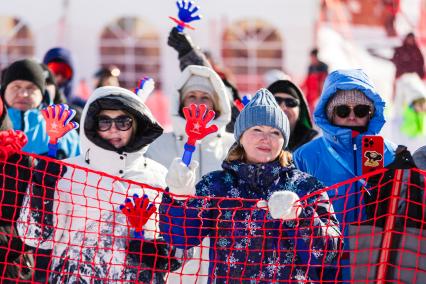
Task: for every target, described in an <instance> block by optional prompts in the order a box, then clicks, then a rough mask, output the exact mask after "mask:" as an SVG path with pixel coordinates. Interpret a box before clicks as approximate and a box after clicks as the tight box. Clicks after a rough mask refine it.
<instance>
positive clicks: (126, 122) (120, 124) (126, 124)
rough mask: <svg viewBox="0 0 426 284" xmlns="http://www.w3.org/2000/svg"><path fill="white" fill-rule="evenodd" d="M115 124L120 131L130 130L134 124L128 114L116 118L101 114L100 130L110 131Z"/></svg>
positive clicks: (99, 118) (99, 119) (99, 120)
mask: <svg viewBox="0 0 426 284" xmlns="http://www.w3.org/2000/svg"><path fill="white" fill-rule="evenodd" d="M113 123H114V124H115V128H117V129H118V130H120V131H126V130H129V129H130V128H131V127H132V125H133V119H132V118H131V117H130V116H127V115H120V116H118V117H116V118H111V117H109V116H99V117H98V125H97V126H98V130H99V131H108V130H110V129H111V127H112V124H113Z"/></svg>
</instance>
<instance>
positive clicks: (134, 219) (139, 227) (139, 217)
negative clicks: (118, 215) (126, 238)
mask: <svg viewBox="0 0 426 284" xmlns="http://www.w3.org/2000/svg"><path fill="white" fill-rule="evenodd" d="M120 210H121V212H123V214H124V215H126V217H127V222H128V223H129V224H130V226H132V227H133V228H134V229H135V233H134V236H135V237H136V238H141V239H142V238H143V226H144V225H145V224H146V222H148V220H149V217H151V215H152V214H154V212H155V211H156V210H157V208H156V207H155V206H154V205H153V204H152V203H149V199H148V196H147V195H146V194H144V196H143V197H139V195H137V194H134V195H133V202H132V200H131V199H130V198H126V200H125V202H124V205H123V204H122V205H120Z"/></svg>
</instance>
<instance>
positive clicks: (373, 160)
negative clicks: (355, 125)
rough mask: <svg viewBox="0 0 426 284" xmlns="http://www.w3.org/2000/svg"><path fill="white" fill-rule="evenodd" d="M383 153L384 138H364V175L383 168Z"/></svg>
mask: <svg viewBox="0 0 426 284" xmlns="http://www.w3.org/2000/svg"><path fill="white" fill-rule="evenodd" d="M383 152H384V142H383V137H382V136H377V135H366V136H364V137H363V138H362V174H366V173H368V172H371V171H374V170H377V169H380V168H383V163H384V154H383Z"/></svg>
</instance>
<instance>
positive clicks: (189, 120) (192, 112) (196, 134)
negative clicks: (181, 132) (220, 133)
mask: <svg viewBox="0 0 426 284" xmlns="http://www.w3.org/2000/svg"><path fill="white" fill-rule="evenodd" d="M183 115H184V116H185V119H186V127H185V131H186V134H187V135H188V142H187V144H189V145H192V146H195V142H196V141H197V140H201V139H203V138H204V137H206V136H207V135H209V134H210V133H213V132H216V131H217V129H218V128H217V126H216V125H214V124H213V125H211V126H209V127H206V125H207V124H208V123H209V122H210V121H211V120H212V119H214V116H215V112H214V111H213V110H208V111H207V106H206V105H204V104H202V105H199V106H198V109H197V106H196V105H195V104H191V105H190V106H189V107H184V108H183Z"/></svg>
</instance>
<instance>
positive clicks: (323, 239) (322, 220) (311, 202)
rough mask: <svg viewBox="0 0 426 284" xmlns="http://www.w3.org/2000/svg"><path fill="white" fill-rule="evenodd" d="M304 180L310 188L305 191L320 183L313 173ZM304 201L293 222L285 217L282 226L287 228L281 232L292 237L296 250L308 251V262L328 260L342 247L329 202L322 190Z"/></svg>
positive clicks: (317, 262)
mask: <svg viewBox="0 0 426 284" xmlns="http://www.w3.org/2000/svg"><path fill="white" fill-rule="evenodd" d="M306 182H307V184H311V187H312V188H313V190H310V191H309V193H313V192H315V191H316V190H319V189H321V188H323V187H324V186H322V184H321V183H320V182H319V181H318V180H317V179H316V178H314V177H308V178H306ZM300 197H301V198H302V199H303V197H302V196H300ZM306 202H307V203H308V205H307V206H304V207H303V209H301V210H302V212H301V214H300V215H299V218H298V220H297V223H296V221H294V220H290V221H286V222H285V226H287V227H288V229H287V230H284V232H286V231H287V232H288V234H289V235H290V237H295V242H296V248H298V252H302V253H303V252H306V251H308V250H309V251H311V252H312V253H311V255H310V256H308V257H306V260H309V261H310V263H312V264H318V265H324V264H332V263H334V262H335V261H336V260H337V256H338V255H339V253H340V251H341V249H342V248H343V239H342V234H341V232H340V228H339V222H338V220H337V218H336V216H335V214H334V210H333V206H332V204H331V202H330V200H329V198H328V195H327V193H326V192H323V193H321V194H318V195H315V196H314V197H312V198H308V199H307V200H306ZM292 228H293V230H292ZM303 248H305V249H303ZM302 260H303V257H302Z"/></svg>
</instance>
